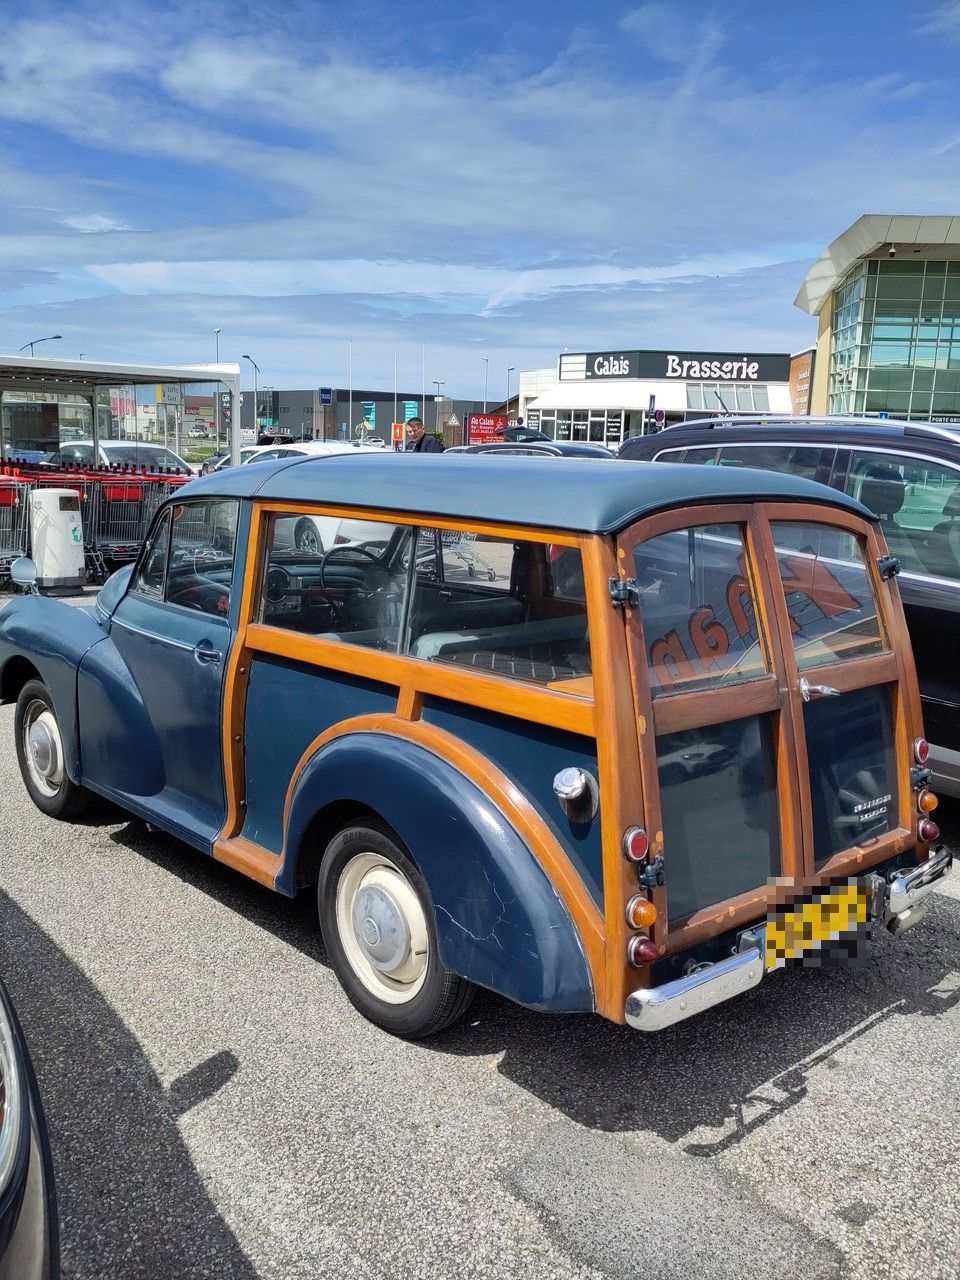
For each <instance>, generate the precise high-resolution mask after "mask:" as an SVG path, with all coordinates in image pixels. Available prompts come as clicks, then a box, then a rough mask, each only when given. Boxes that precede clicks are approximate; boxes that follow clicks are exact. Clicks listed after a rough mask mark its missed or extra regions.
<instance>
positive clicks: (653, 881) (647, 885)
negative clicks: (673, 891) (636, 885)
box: [637, 853, 667, 889]
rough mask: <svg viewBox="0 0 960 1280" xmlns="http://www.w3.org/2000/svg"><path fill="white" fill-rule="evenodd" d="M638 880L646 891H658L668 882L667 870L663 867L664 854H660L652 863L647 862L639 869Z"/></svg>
mask: <svg viewBox="0 0 960 1280" xmlns="http://www.w3.org/2000/svg"><path fill="white" fill-rule="evenodd" d="M637 879H638V880H639V881H640V884H641V886H642V887H643V888H644V889H658V888H660V887H661V886H662V885H665V884H666V882H667V874H666V869H665V867H664V865H663V854H662V853H658V854H657V856H656V857H655V858H654V860H653V861H652V862H647V863H645V864H644V866H642V867H639V868H638V869H637Z"/></svg>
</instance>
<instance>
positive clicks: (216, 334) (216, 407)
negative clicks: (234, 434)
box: [213, 329, 222, 453]
mask: <svg viewBox="0 0 960 1280" xmlns="http://www.w3.org/2000/svg"><path fill="white" fill-rule="evenodd" d="M213 340H214V342H215V343H216V352H217V364H219V363H220V330H219V329H214V331H213ZM221 385H222V384H221V383H220V381H219V380H218V381H217V382H216V384H215V386H214V391H213V420H214V422H215V423H216V426H217V450H216V451H217V453H219V452H220V387H221Z"/></svg>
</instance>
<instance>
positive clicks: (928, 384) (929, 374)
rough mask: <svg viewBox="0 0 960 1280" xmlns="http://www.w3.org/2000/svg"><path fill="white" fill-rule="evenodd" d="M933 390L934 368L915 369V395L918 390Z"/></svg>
mask: <svg viewBox="0 0 960 1280" xmlns="http://www.w3.org/2000/svg"><path fill="white" fill-rule="evenodd" d="M932 390H933V370H932V369H914V371H913V391H914V395H916V393H917V392H918V391H932Z"/></svg>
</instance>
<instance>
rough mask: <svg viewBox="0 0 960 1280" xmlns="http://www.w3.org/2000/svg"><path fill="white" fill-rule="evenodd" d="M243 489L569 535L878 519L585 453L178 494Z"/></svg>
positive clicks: (739, 474) (816, 491)
mask: <svg viewBox="0 0 960 1280" xmlns="http://www.w3.org/2000/svg"><path fill="white" fill-rule="evenodd" d="M184 496H189V497H197V498H199V497H215V496H223V497H230V496H236V497H246V498H253V497H259V498H268V499H276V500H280V501H290V502H326V503H330V504H336V505H337V506H345V507H360V508H366V509H368V510H386V511H397V512H402V513H404V514H409V515H423V516H445V517H448V518H451V519H455V520H464V521H467V522H474V521H491V522H494V523H498V524H509V525H523V526H530V527H532V528H548V529H563V530H568V531H570V532H572V533H612V532H615V531H616V530H619V529H623V528H625V527H626V526H627V525H630V524H632V523H633V522H634V521H635V520H639V519H640V518H641V517H643V516H646V515H649V514H651V513H652V512H655V511H663V510H665V509H667V508H670V507H678V506H687V505H690V504H692V503H709V502H750V501H758V500H771V501H795V502H819V503H823V504H825V505H828V506H832V507H841V508H843V509H845V510H847V511H853V512H855V513H856V514H857V515H859V516H862V517H863V518H864V519H867V520H873V519H875V517H874V516H873V515H872V514H871V513H870V512H869V511H868V510H867V509H866V507H864V506H861V504H860V503H859V502H856V501H854V500H853V499H852V498H849V497H847V496H846V495H845V494H842V493H839V492H838V491H837V490H835V489H828V488H827V487H826V486H825V485H820V484H816V483H815V482H814V481H812V480H804V479H802V478H800V477H798V476H787V475H782V474H781V473H779V472H776V471H759V470H755V469H754V468H752V467H690V466H686V465H684V464H677V463H646V462H636V463H630V462H623V463H620V464H618V465H617V466H615V467H598V466H597V465H596V463H595V462H594V461H591V460H589V459H578V458H570V459H568V460H567V461H566V462H565V463H564V465H563V466H562V467H558V466H557V464H556V461H555V460H554V459H552V458H522V457H521V458H516V457H511V458H502V459H500V458H491V459H490V460H489V461H488V462H486V463H485V464H484V466H483V467H482V468H479V469H478V467H477V464H476V462H474V461H473V460H472V459H471V458H469V457H464V455H462V454H459V455H457V456H455V457H447V456H445V455H444V454H442V453H441V454H417V453H401V454H394V453H392V452H390V453H387V454H386V455H385V456H384V455H382V454H380V455H379V456H376V455H373V456H368V457H364V458H363V459H362V460H361V459H360V458H358V457H357V456H356V455H355V454H339V453H338V454H333V455H331V456H330V457H327V458H315V457H314V458H309V457H306V458H304V457H301V458H281V459H278V460H277V461H275V462H265V463H263V464H262V465H260V466H257V467H231V468H230V469H229V470H226V471H214V472H212V473H211V474H210V475H207V476H203V477H202V478H201V479H199V480H195V481H192V482H191V483H190V484H189V485H187V486H186V487H185V489H182V490H180V492H179V494H178V498H179V499H182V498H183V497H184Z"/></svg>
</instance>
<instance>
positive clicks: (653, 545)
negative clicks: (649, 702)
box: [634, 524, 767, 697]
mask: <svg viewBox="0 0 960 1280" xmlns="http://www.w3.org/2000/svg"><path fill="white" fill-rule="evenodd" d="M634 565H635V571H636V578H637V583H638V585H639V590H640V614H641V617H642V619H643V633H644V644H645V645H646V654H647V662H648V668H649V672H650V683H651V688H652V692H653V695H654V697H657V696H659V695H661V694H665V693H686V692H688V691H689V690H691V689H703V688H710V687H717V686H721V685H723V686H726V685H730V684H735V683H740V682H742V681H744V680H755V679H756V678H757V677H758V676H761V675H763V674H764V673H765V672H766V671H767V658H766V654H765V652H764V651H763V649H762V647H761V643H760V637H759V632H758V626H757V619H756V614H755V611H754V605H753V598H752V593H751V589H750V584H749V581H748V578H747V575H746V570H745V549H744V545H743V535H742V531H741V529H740V528H739V526H738V525H734V524H726V525H703V526H700V527H698V528H693V529H681V530H678V531H677V532H675V533H665V534H661V535H660V536H659V537H656V538H650V539H648V541H646V542H641V543H639V544H638V545H637V546H636V548H635V550H634Z"/></svg>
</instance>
